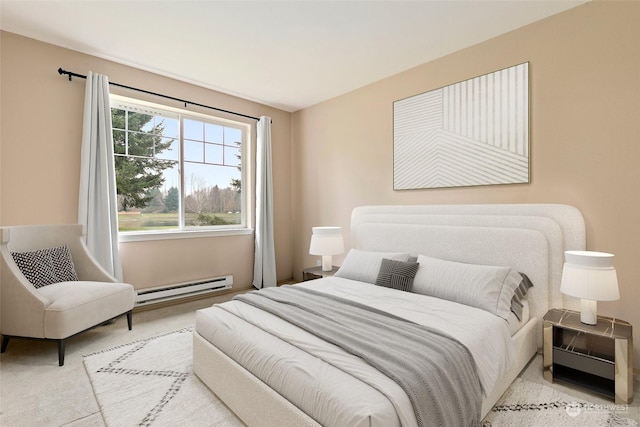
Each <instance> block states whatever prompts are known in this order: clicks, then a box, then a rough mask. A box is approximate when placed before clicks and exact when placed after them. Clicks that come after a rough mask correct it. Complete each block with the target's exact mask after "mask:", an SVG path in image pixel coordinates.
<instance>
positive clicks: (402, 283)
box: [375, 258, 420, 292]
mask: <svg viewBox="0 0 640 427" xmlns="http://www.w3.org/2000/svg"><path fill="white" fill-rule="evenodd" d="M419 266H420V264H419V263H417V262H407V261H397V260H393V259H387V258H383V259H382V263H381V265H380V271H379V272H378V277H377V278H376V283H375V284H376V285H378V286H384V287H386V288H393V289H398V290H401V291H405V292H409V291H410V290H411V287H412V286H413V278H414V277H416V272H417V271H418V267H419Z"/></svg>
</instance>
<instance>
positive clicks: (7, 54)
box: [0, 32, 292, 289]
mask: <svg viewBox="0 0 640 427" xmlns="http://www.w3.org/2000/svg"><path fill="white" fill-rule="evenodd" d="M0 34H1V52H0V54H1V87H2V99H1V105H0V108H1V120H2V130H1V134H0V136H1V140H0V141H1V146H0V151H1V152H2V156H1V164H0V165H1V168H0V185H1V186H0V224H2V225H21V224H43V223H70V222H76V221H77V210H78V202H77V200H78V180H79V174H80V139H81V132H82V115H83V102H84V88H85V81H84V80H81V79H74V80H73V81H72V82H69V81H68V80H67V79H66V78H65V77H63V76H60V75H58V73H57V72H56V70H57V69H58V68H59V67H62V68H64V69H67V70H70V71H74V72H77V73H80V74H86V73H87V72H88V71H93V72H97V73H102V74H106V75H108V76H109V80H110V81H112V82H117V83H121V84H126V85H129V86H133V87H139V88H142V89H145V90H149V91H153V92H159V93H163V94H167V95H171V96H175V97H178V98H183V99H188V100H190V101H194V102H197V103H201V104H205V105H212V106H215V107H219V108H223V109H226V110H231V111H238V112H241V113H243V114H247V115H251V116H261V115H268V116H271V117H272V119H273V126H272V143H273V169H274V177H273V181H274V187H275V189H274V205H275V218H276V221H275V234H276V261H277V266H276V268H277V273H278V279H280V280H283V279H288V278H290V277H291V275H292V253H291V251H292V230H291V227H290V223H291V155H290V153H291V135H290V132H291V114H290V113H288V112H285V111H282V110H278V109H274V108H270V107H267V106H265V105H261V104H257V103H254V102H250V101H246V100H243V99H240V98H236V97H233V96H229V95H225V94H222V93H219V92H215V91H211V90H206V89H203V88H201V87H198V86H194V85H190V84H187V83H182V82H179V81H176V80H172V79H169V78H166V77H162V76H159V75H156V74H152V73H148V72H145V71H141V70H138V69H135V68H131V67H127V66H124V65H120V64H116V63H114V62H110V61H106V60H103V59H99V58H96V57H92V56H89V55H84V54H80V53H78V52H75V51H71V50H67V49H63V48H60V47H56V46H53V45H50V44H46V43H42V42H39V41H35V40H32V39H28V38H25V37H21V36H18V35H15V34H11V33H6V32H2V33H0ZM212 66H215V63H214V62H212ZM178 71H179V70H178ZM112 92H114V93H118V94H121V95H125V96H132V97H140V96H141V94H139V93H137V92H132V91H127V90H123V89H117V88H114V87H113V86H112ZM145 99H147V100H149V101H152V102H156V103H165V104H166V103H167V102H171V101H167V100H163V99H162V98H158V97H147V98H145ZM177 106H179V105H177ZM190 108H191V109H194V107H190ZM201 111H203V112H208V113H210V110H201ZM229 118H232V119H235V120H242V119H238V118H237V117H235V116H230V117H229ZM248 122H249V123H252V124H254V125H255V121H253V120H249V121H248ZM253 128H254V129H253V131H252V132H253V134H254V135H255V126H253ZM254 140H255V138H254ZM120 249H121V255H122V261H123V269H124V276H125V280H126V281H128V282H130V283H132V284H133V285H134V286H135V287H136V288H143V287H150V286H157V285H162V284H166V283H176V282H182V281H188V280H193V279H200V278H205V277H211V276H216V275H223V274H233V275H234V281H235V282H234V288H235V289H242V288H249V287H250V286H251V279H252V275H253V255H254V254H253V235H244V236H228V237H211V238H196V239H183V240H165V241H154V242H130V243H121V244H120Z"/></svg>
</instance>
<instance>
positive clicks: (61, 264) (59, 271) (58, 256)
mask: <svg viewBox="0 0 640 427" xmlns="http://www.w3.org/2000/svg"><path fill="white" fill-rule="evenodd" d="M50 251H51V260H52V261H53V273H54V275H55V276H56V279H57V281H58V282H74V281H77V280H78V275H77V274H76V269H75V266H74V265H73V258H72V257H71V250H69V247H68V246H67V245H64V246H58V247H57V248H51V249H50Z"/></svg>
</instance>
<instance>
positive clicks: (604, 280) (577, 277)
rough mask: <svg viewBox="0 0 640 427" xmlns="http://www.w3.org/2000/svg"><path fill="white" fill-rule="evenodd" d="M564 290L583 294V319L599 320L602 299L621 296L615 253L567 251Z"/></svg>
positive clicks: (571, 293) (583, 321) (581, 311)
mask: <svg viewBox="0 0 640 427" xmlns="http://www.w3.org/2000/svg"><path fill="white" fill-rule="evenodd" d="M564 256H565V263H564V268H563V270H562V283H561V284H560V292H562V293H563V294H566V295H570V296H572V297H576V298H580V321H581V322H582V323H585V324H587V325H595V324H597V323H598V301H615V300H617V299H620V291H619V290H618V277H617V275H616V269H615V268H614V267H613V258H614V255H612V254H608V253H604V252H591V251H566V252H565V253H564Z"/></svg>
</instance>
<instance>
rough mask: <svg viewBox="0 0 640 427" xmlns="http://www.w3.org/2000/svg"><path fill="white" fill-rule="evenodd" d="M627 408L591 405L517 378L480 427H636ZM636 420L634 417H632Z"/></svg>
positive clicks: (550, 388) (611, 404) (552, 389)
mask: <svg viewBox="0 0 640 427" xmlns="http://www.w3.org/2000/svg"><path fill="white" fill-rule="evenodd" d="M632 410H635V408H630V407H629V406H627V405H616V404H614V403H613V402H611V403H610V404H593V403H590V402H587V401H585V400H581V399H578V398H576V397H573V396H570V395H568V394H566V393H563V392H561V391H558V390H556V389H554V388H553V387H549V386H547V385H544V384H538V383H534V382H531V381H525V380H522V379H520V378H516V380H515V381H514V382H513V383H512V384H511V386H509V388H508V389H507V391H505V393H504V394H503V395H502V397H501V398H500V400H499V401H498V402H497V403H496V405H495V406H494V407H493V408H492V409H491V411H490V412H489V413H488V414H487V416H486V417H485V419H484V423H483V427H511V426H541V427H542V426H544V427H551V426H554V427H555V426H562V427H565V426H567V427H573V426H575V427H586V426H629V427H631V426H634V427H635V426H638V422H637V421H635V420H633V419H631V418H630V416H631V411H632ZM634 418H635V417H634Z"/></svg>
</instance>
